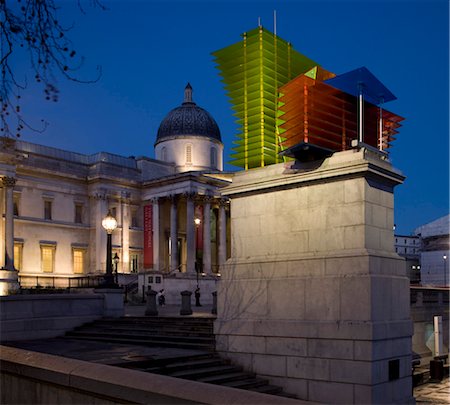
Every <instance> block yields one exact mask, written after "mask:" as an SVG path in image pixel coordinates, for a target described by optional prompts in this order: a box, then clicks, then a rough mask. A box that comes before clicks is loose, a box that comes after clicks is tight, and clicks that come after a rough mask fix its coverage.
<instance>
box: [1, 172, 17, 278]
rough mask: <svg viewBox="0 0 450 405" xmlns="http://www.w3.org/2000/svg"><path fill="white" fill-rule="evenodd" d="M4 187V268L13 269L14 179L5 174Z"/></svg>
mask: <svg viewBox="0 0 450 405" xmlns="http://www.w3.org/2000/svg"><path fill="white" fill-rule="evenodd" d="M2 183H3V187H4V189H5V264H4V268H5V269H6V270H11V271H13V270H15V269H14V194H13V190H14V185H15V184H16V179H15V178H14V177H11V176H5V177H3V179H2Z"/></svg>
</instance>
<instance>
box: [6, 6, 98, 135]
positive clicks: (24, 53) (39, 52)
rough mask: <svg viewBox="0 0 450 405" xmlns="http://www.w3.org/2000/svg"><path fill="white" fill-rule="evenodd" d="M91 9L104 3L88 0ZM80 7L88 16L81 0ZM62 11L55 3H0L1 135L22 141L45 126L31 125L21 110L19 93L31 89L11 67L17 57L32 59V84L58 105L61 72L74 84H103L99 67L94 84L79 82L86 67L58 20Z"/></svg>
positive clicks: (44, 124) (66, 28)
mask: <svg viewBox="0 0 450 405" xmlns="http://www.w3.org/2000/svg"><path fill="white" fill-rule="evenodd" d="M89 4H90V6H92V7H100V8H101V9H105V7H104V6H103V5H102V4H101V2H100V0H89ZM78 8H79V10H80V12H81V13H85V10H84V8H83V7H82V4H81V0H78ZM58 9H59V7H58V6H57V5H56V3H55V1H54V0H15V1H13V0H0V78H1V81H0V104H1V109H0V135H4V136H7V137H20V135H21V132H22V130H23V129H24V128H25V127H27V128H29V129H31V130H33V131H38V132H42V131H43V130H45V128H46V127H47V123H46V122H45V121H44V120H41V123H40V124H39V126H38V127H36V126H34V125H31V124H30V123H29V122H28V121H27V120H26V119H25V118H24V116H23V114H22V111H21V93H22V92H23V91H24V90H25V89H26V88H27V84H28V82H27V78H24V79H19V78H18V77H17V74H16V72H15V71H14V68H13V58H19V57H21V58H22V57H23V58H28V61H29V63H30V68H31V71H32V75H33V76H34V77H33V80H35V81H36V82H37V83H39V84H40V85H41V86H42V88H43V93H44V98H45V100H48V101H54V102H56V101H58V98H59V89H58V85H57V81H56V76H57V74H62V76H63V77H64V78H66V79H68V80H70V81H75V82H78V83H92V82H96V81H98V80H99V78H100V76H101V68H100V67H99V66H98V67H97V74H96V77H95V79H93V80H81V79H80V78H78V77H77V76H76V75H75V72H76V71H78V70H79V69H80V67H81V66H82V65H83V62H84V58H83V57H80V56H78V54H77V52H76V51H75V49H74V46H73V44H72V41H71V40H70V38H69V37H68V35H67V34H68V32H69V31H70V29H71V28H72V27H64V26H63V25H62V24H61V23H60V22H59V20H58V18H57V12H58Z"/></svg>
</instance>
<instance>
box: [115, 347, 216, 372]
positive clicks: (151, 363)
mask: <svg viewBox="0 0 450 405" xmlns="http://www.w3.org/2000/svg"><path fill="white" fill-rule="evenodd" d="M217 358H219V357H218V356H217V354H215V353H211V352H208V353H203V354H194V355H187V356H177V357H175V358H174V357H165V358H158V359H154V358H149V359H146V360H134V361H126V362H123V363H116V364H115V366H117V367H124V368H131V369H134V370H142V371H146V372H152V373H153V372H156V371H150V369H153V370H159V369H161V368H164V367H166V366H169V365H171V364H174V362H176V363H181V362H190V361H200V360H205V361H206V360H208V359H209V360H211V359H217Z"/></svg>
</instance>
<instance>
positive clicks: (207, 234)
mask: <svg viewBox="0 0 450 405" xmlns="http://www.w3.org/2000/svg"><path fill="white" fill-rule="evenodd" d="M203 271H204V272H205V273H206V274H211V197H209V196H206V197H205V199H204V204H203Z"/></svg>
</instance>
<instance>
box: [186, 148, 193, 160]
mask: <svg viewBox="0 0 450 405" xmlns="http://www.w3.org/2000/svg"><path fill="white" fill-rule="evenodd" d="M186 164H187V165H190V164H192V145H191V144H190V143H188V144H187V145H186Z"/></svg>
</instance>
